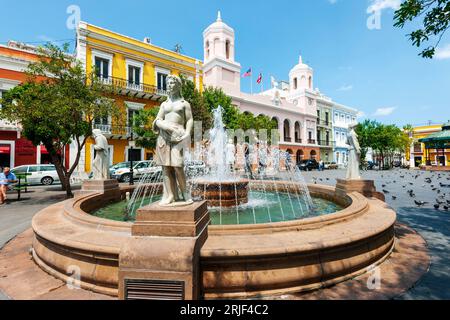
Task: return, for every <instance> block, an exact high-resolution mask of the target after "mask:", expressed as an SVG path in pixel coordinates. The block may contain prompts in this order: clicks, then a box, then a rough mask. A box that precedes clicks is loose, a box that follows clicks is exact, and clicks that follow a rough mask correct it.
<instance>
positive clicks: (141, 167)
mask: <svg viewBox="0 0 450 320" xmlns="http://www.w3.org/2000/svg"><path fill="white" fill-rule="evenodd" d="M161 172H162V167H160V166H156V165H155V163H154V162H153V161H136V162H134V163H133V178H134V180H137V179H140V178H142V176H144V175H145V174H151V175H153V176H157V175H158V174H159V173H161ZM111 178H112V179H117V180H119V182H127V183H128V182H130V180H131V173H130V168H129V167H127V166H123V167H122V166H119V167H118V169H115V170H114V171H113V172H112V173H111Z"/></svg>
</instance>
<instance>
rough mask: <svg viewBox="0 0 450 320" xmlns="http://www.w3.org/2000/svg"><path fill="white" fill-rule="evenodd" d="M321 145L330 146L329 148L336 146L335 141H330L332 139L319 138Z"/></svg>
mask: <svg viewBox="0 0 450 320" xmlns="http://www.w3.org/2000/svg"><path fill="white" fill-rule="evenodd" d="M318 144H319V146H321V147H328V148H332V147H334V146H335V144H336V143H335V142H334V141H330V140H319V141H318Z"/></svg>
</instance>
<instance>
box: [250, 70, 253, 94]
mask: <svg viewBox="0 0 450 320" xmlns="http://www.w3.org/2000/svg"><path fill="white" fill-rule="evenodd" d="M250 94H253V69H252V71H251V72H250Z"/></svg>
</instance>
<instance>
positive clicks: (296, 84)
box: [294, 78, 298, 90]
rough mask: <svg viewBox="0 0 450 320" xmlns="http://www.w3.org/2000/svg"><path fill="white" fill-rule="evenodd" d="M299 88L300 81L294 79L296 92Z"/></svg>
mask: <svg viewBox="0 0 450 320" xmlns="http://www.w3.org/2000/svg"><path fill="white" fill-rule="evenodd" d="M297 88H298V79H297V78H294V90H297Z"/></svg>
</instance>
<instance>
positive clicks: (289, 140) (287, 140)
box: [284, 137, 292, 142]
mask: <svg viewBox="0 0 450 320" xmlns="http://www.w3.org/2000/svg"><path fill="white" fill-rule="evenodd" d="M284 142H292V138H291V137H284Z"/></svg>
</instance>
